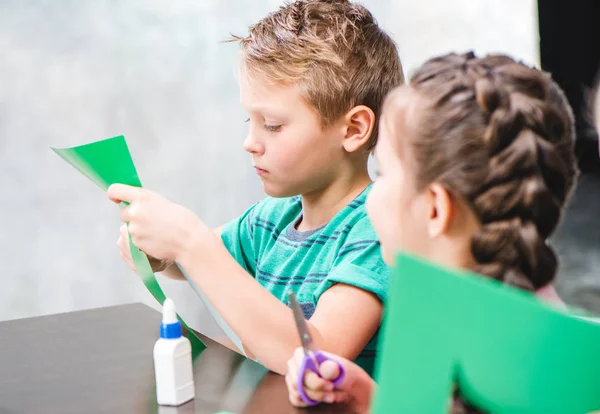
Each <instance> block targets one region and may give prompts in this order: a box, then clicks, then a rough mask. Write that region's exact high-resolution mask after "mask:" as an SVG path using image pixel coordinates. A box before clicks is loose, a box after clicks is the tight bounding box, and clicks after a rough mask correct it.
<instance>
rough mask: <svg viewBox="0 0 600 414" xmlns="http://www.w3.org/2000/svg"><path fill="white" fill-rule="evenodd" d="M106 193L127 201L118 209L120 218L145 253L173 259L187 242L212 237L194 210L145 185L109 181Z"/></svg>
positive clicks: (165, 259) (175, 259) (181, 251)
mask: <svg viewBox="0 0 600 414" xmlns="http://www.w3.org/2000/svg"><path fill="white" fill-rule="evenodd" d="M107 193H108V197H109V198H110V199H111V200H112V201H114V202H115V203H120V202H122V201H124V202H127V203H129V206H127V207H125V208H124V209H122V210H121V215H120V217H121V221H123V222H125V223H129V226H128V231H129V234H130V235H131V240H132V242H133V244H134V245H135V246H136V247H137V248H138V249H140V250H141V251H143V252H144V253H146V254H147V255H148V256H152V257H154V258H156V259H158V260H161V261H177V260H178V258H179V257H180V255H182V254H184V253H185V252H186V250H187V249H188V248H189V246H192V245H194V244H196V243H197V242H198V241H199V240H202V239H203V238H204V237H213V238H214V234H213V233H212V232H211V231H210V229H208V228H207V227H206V226H205V225H204V223H202V221H200V219H199V218H198V217H197V216H196V215H195V214H194V213H192V212H191V211H189V210H188V209H186V208H184V207H182V206H180V205H178V204H175V203H172V202H171V201H169V200H167V199H166V198H164V197H162V196H160V195H158V194H156V193H154V192H152V191H149V190H146V189H145V188H139V187H132V186H128V185H123V184H113V185H111V186H110V187H109V188H108V191H107Z"/></svg>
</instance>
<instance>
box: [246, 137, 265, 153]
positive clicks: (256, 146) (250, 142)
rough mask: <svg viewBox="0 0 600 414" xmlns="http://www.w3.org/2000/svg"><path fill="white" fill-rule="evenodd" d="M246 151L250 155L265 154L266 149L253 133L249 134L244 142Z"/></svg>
mask: <svg viewBox="0 0 600 414" xmlns="http://www.w3.org/2000/svg"><path fill="white" fill-rule="evenodd" d="M244 150H246V152H249V153H250V154H259V155H261V154H262V153H264V152H265V147H264V145H262V144H261V143H260V142H259V141H258V140H257V139H256V138H254V135H253V134H252V133H249V134H248V135H247V136H246V139H245V140H244Z"/></svg>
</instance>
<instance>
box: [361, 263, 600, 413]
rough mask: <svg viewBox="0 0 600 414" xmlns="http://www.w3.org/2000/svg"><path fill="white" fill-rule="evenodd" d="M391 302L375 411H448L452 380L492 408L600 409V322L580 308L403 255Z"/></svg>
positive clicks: (475, 400)
mask: <svg viewBox="0 0 600 414" xmlns="http://www.w3.org/2000/svg"><path fill="white" fill-rule="evenodd" d="M388 304H389V308H388V314H387V315H386V320H385V322H384V328H383V346H382V353H381V358H380V360H379V361H378V365H377V376H376V378H378V383H379V389H378V391H377V393H376V396H375V398H374V401H373V404H372V409H373V411H372V412H374V413H376V414H389V413H420V414H442V413H447V412H448V408H449V404H450V401H451V395H452V390H453V387H454V385H457V386H458V388H459V390H460V393H461V395H462V396H463V397H464V398H465V399H466V400H467V401H469V402H471V403H472V404H474V405H475V406H476V407H478V408H480V409H482V410H485V411H487V412H493V413H496V414H524V413H544V414H553V413H556V414H583V413H588V412H592V411H594V410H600V325H599V324H598V323H596V322H593V321H591V320H589V319H587V318H586V319H584V318H583V315H577V316H574V315H572V314H569V312H568V311H563V310H560V309H556V308H553V307H551V306H550V305H548V304H545V303H543V302H541V301H540V300H539V299H537V298H536V297H535V295H533V294H531V293H528V292H524V291H520V290H518V289H515V288H512V287H509V286H506V285H502V284H500V283H499V282H497V281H495V280H490V279H485V278H483V277H481V276H478V275H474V274H471V273H467V272H458V271H450V270H447V269H442V268H439V267H436V266H434V265H433V264H430V263H428V262H425V261H422V260H420V259H417V258H414V257H411V256H408V255H405V254H401V255H399V256H398V259H397V263H396V270H395V280H394V281H393V288H392V291H391V295H390V301H389V302H388ZM587 316H588V317H591V315H587Z"/></svg>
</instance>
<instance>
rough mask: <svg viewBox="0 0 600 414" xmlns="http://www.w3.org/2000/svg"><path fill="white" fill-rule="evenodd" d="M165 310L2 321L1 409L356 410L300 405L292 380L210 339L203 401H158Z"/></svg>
mask: <svg viewBox="0 0 600 414" xmlns="http://www.w3.org/2000/svg"><path fill="white" fill-rule="evenodd" d="M160 320H161V315H160V314H159V313H158V312H156V311H155V310H154V309H151V308H149V307H147V306H145V305H143V304H131V305H123V306H113V307H107V308H100V309H92V310H86V311H79V312H69V313H63V314H57V315H49V316H41V317H36V318H27V319H17V320H11V321H5V322H1V323H0V414H17V413H18V414H21V413H22V414H37V413H40V414H42V413H43V414H53V413H60V414H69V413H160V414H174V413H207V414H209V413H211V414H212V413H215V412H219V411H231V412H234V413H239V414H245V413H248V414H250V413H260V414H270V413H274V414H280V413H281V414H287V413H324V412H348V410H347V409H345V408H344V407H343V406H331V405H325V406H318V407H316V408H311V409H295V408H293V407H292V406H291V405H290V403H289V401H288V396H287V388H286V386H285V381H284V378H283V377H282V376H280V375H276V374H273V373H268V372H267V370H266V369H265V368H263V367H262V366H260V365H259V364H257V363H255V362H252V361H250V360H247V359H245V358H244V357H242V356H240V355H238V354H237V353H235V352H233V351H231V350H229V349H227V348H226V347H223V346H221V345H220V344H218V343H216V342H213V341H211V340H210V339H208V338H205V337H202V339H203V340H204V341H205V343H206V345H207V346H208V347H207V349H206V350H204V352H203V353H202V354H201V355H200V357H199V358H197V359H196V360H195V362H194V381H195V386H196V398H195V400H194V401H190V402H189V403H186V404H184V405H182V406H179V407H160V406H158V405H157V404H156V393H155V380H154V363H153V359H152V349H153V347H154V342H155V341H156V339H157V338H158V332H159V324H160Z"/></svg>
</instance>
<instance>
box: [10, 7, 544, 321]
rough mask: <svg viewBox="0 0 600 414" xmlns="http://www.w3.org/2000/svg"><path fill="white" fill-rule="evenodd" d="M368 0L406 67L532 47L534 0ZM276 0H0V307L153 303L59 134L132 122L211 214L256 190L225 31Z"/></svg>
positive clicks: (157, 161) (142, 143) (147, 178)
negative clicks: (448, 55)
mask: <svg viewBox="0 0 600 414" xmlns="http://www.w3.org/2000/svg"><path fill="white" fill-rule="evenodd" d="M364 3H365V5H366V6H367V7H369V8H370V9H371V10H372V11H373V13H374V14H375V16H376V17H378V18H379V21H380V23H381V24H382V25H383V26H384V28H386V29H387V30H389V31H390V32H391V33H392V35H393V36H394V37H395V39H396V40H397V41H398V43H399V45H400V51H401V57H402V59H403V61H404V64H405V69H406V72H407V73H410V72H411V71H412V70H413V69H414V68H415V66H416V65H418V64H420V63H421V62H422V61H423V60H425V59H426V58H428V57H430V56H431V55H432V54H435V53H442V52H447V51H450V50H458V51H463V50H466V49H469V48H475V49H477V51H479V52H488V51H504V52H507V53H513V54H515V55H517V56H519V57H520V58H523V59H525V60H527V61H530V62H534V63H535V62H537V53H538V52H537V46H536V45H537V37H536V33H537V29H536V23H535V2H534V1H533V0H528V1H522V0H510V1H503V2H498V1H493V0H486V1H480V0H462V1H456V2H448V1H446V0H428V1H418V2H417V1H406V0H403V1H395V0H394V1H392V0H370V1H365V2H364ZM450 3H452V5H450ZM279 4H280V1H275V0H271V1H264V0H263V1H250V0H230V1H224V0H223V1H217V0H200V1H199V0H171V1H163V0H120V1H116V0H115V1H94V2H92V1H75V0H70V1H68V0H63V1H49V0H47V1H44V0H31V1H19V0H4V1H2V2H1V3H0V56H1V57H0V188H1V191H0V197H1V205H2V207H1V208H2V211H1V212H2V214H0V257H1V259H2V260H1V263H2V265H3V271H2V283H1V284H0V320H3V319H12V318H19V317H26V316H35V315H41V314H48V313H55V312H65V311H71V310H77V309H85V308H91V307H98V306H107V305H113V304H119V303H127V302H132V301H144V302H146V303H149V304H152V303H153V299H152V298H151V297H150V296H149V294H148V293H147V292H146V291H145V290H144V287H143V285H142V283H141V282H140V281H139V280H138V279H137V277H136V276H135V275H133V274H132V273H131V272H130V271H129V269H128V268H127V267H126V265H125V264H123V263H122V262H121V260H120V258H119V255H118V250H117V247H116V244H115V242H116V240H117V237H118V229H119V226H120V223H119V221H118V207H117V206H115V205H113V204H111V203H110V202H109V201H108V200H107V199H106V197H105V195H104V194H103V193H102V192H101V191H99V189H98V188H96V187H95V186H94V185H93V184H92V183H91V182H89V181H87V180H86V179H85V178H84V177H83V176H81V175H80V174H79V173H77V172H76V171H75V170H73V169H72V168H71V167H70V166H68V165H67V164H66V163H64V162H63V161H62V160H61V159H59V158H58V157H57V156H56V155H54V154H53V153H52V152H51V151H50V150H49V149H48V146H49V145H53V146H72V145H78V144H83V143H87V142H90V141H94V140H97V139H102V138H106V137H110V136H115V135H120V134H124V135H125V136H126V138H127V140H128V143H129V146H130V149H131V151H132V153H133V157H134V160H135V162H136V164H137V167H138V172H139V173H140V176H141V178H142V182H143V183H144V185H145V186H146V187H148V188H151V189H154V190H156V191H158V192H160V193H162V194H164V195H166V196H167V197H169V198H171V199H173V200H174V201H177V202H180V203H182V204H184V205H186V206H188V207H189V208H191V209H193V210H194V211H196V212H197V213H198V214H199V216H200V217H202V218H203V219H204V220H205V221H206V222H207V223H208V224H209V225H218V224H221V223H223V222H225V221H226V220H228V219H230V218H233V217H234V216H235V215H237V214H239V213H241V212H242V211H243V210H244V209H245V208H246V207H247V206H249V205H250V204H251V203H252V202H254V201H256V200H258V199H259V198H260V197H262V191H261V188H260V185H259V181H258V180H257V178H256V177H255V176H254V173H253V171H252V170H251V168H250V162H249V159H248V157H247V156H246V154H245V153H244V152H243V150H242V141H243V138H244V134H245V128H246V126H245V124H244V119H245V114H244V112H243V110H242V108H241V107H240V105H239V103H238V90H237V84H236V81H235V76H234V72H235V58H236V53H237V47H236V45H234V44H223V43H219V41H220V40H222V39H225V38H227V37H228V35H229V33H231V32H234V33H240V34H244V33H245V32H246V28H247V26H248V25H249V24H251V23H253V22H255V21H257V20H258V19H259V18H260V17H262V16H263V15H265V14H266V13H267V12H268V11H270V10H273V9H274V8H275V7H277V6H278V5H279ZM215 277H218V275H215ZM161 283H163V284H164V286H165V288H166V290H167V293H168V294H169V295H172V296H176V297H178V298H181V299H180V300H179V301H180V302H181V303H182V304H183V307H184V308H185V311H182V312H183V313H184V317H188V318H198V319H202V315H203V312H202V309H200V308H198V307H197V306H198V305H197V302H198V301H197V300H195V298H194V296H193V293H191V290H189V289H188V288H187V286H185V284H174V283H165V281H163V280H161ZM186 314H187V315H188V316H186Z"/></svg>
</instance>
